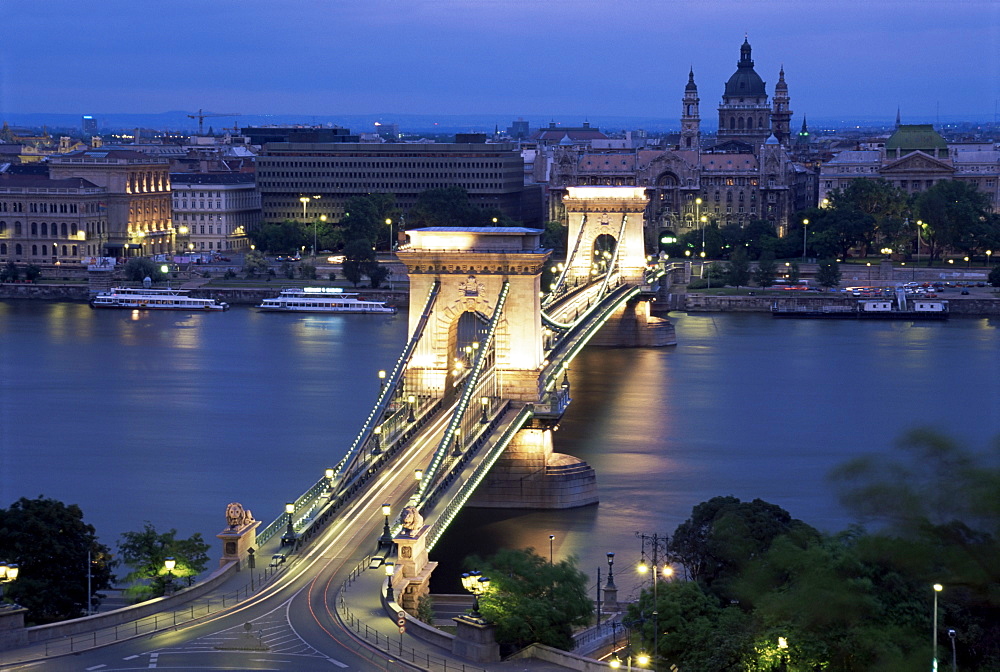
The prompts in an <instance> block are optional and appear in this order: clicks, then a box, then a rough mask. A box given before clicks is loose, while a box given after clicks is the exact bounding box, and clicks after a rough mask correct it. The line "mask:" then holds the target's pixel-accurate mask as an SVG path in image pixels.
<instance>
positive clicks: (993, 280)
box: [989, 266, 1000, 287]
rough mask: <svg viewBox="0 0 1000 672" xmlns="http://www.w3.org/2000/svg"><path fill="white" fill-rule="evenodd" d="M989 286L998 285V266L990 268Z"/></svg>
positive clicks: (999, 267) (999, 284)
mask: <svg viewBox="0 0 1000 672" xmlns="http://www.w3.org/2000/svg"><path fill="white" fill-rule="evenodd" d="M989 281H990V287H1000V266H994V267H993V268H991V269H990V277H989Z"/></svg>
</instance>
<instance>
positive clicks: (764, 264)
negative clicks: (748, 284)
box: [753, 251, 778, 289]
mask: <svg viewBox="0 0 1000 672" xmlns="http://www.w3.org/2000/svg"><path fill="white" fill-rule="evenodd" d="M777 271H778V265H777V264H776V263H775V262H774V254H773V253H771V252H769V251H768V252H764V254H762V255H761V257H760V261H758V262H757V268H756V269H755V270H754V272H753V281H754V283H755V284H756V285H757V286H758V287H760V288H761V289H764V288H765V287H770V286H771V285H773V284H774V278H775V276H776V275H777Z"/></svg>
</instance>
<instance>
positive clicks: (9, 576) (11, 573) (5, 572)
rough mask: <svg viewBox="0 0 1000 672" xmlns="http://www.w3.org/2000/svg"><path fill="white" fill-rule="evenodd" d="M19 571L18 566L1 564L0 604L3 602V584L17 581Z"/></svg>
mask: <svg viewBox="0 0 1000 672" xmlns="http://www.w3.org/2000/svg"><path fill="white" fill-rule="evenodd" d="M19 571H20V570H19V569H18V568H17V565H16V564H9V565H8V564H7V563H6V562H4V563H0V602H2V601H3V584H5V583H10V582H11V581H13V580H15V579H16V578H17V574H18V572H19Z"/></svg>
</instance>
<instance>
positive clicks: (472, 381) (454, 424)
mask: <svg viewBox="0 0 1000 672" xmlns="http://www.w3.org/2000/svg"><path fill="white" fill-rule="evenodd" d="M509 293H510V282H509V281H506V280H505V281H504V283H503V286H502V287H501V289H500V294H499V296H498V297H497V303H496V307H495V308H494V310H493V316H492V317H491V318H490V323H489V328H488V329H487V330H486V334H485V337H484V338H483V341H482V342H481V343H480V346H479V349H478V351H477V354H476V357H475V360H474V361H473V363H472V370H471V371H470V372H469V375H468V376H467V381H468V382H467V383H466V387H465V389H464V390H463V391H462V397H461V399H460V400H459V402H458V406H457V407H456V409H455V413H454V415H452V418H451V421H450V422H449V423H448V428H447V429H446V430H445V433H444V436H443V437H442V438H441V443H440V444H439V445H438V447H437V450H435V451H434V457H433V458H432V459H431V463H430V465H428V467H427V470H426V471H425V472H424V478H423V480H421V481H420V487H419V488H418V490H417V499H418V501H419V500H421V499H422V498H423V496H424V493H425V492H426V491H427V489H428V488H430V487H433V485H434V479H435V477H436V476H437V473H438V471H439V470H440V468H441V463H442V461H443V460H444V456H445V455H447V454H448V452H449V450H450V448H451V443H452V441H454V440H455V437H456V435H457V432H458V428H459V425H460V424H461V422H462V416H464V415H465V412H466V410H467V409H468V408H469V403H470V401H471V399H472V397H473V394H474V393H475V392H476V390H477V388H478V385H479V375H480V373H482V370H483V367H484V365H485V363H486V360H487V358H488V357H489V356H490V350H491V349H492V348H493V341H494V338H495V336H496V331H497V325H499V324H500V316H501V315H503V309H504V305H506V303H507V296H508V294H509Z"/></svg>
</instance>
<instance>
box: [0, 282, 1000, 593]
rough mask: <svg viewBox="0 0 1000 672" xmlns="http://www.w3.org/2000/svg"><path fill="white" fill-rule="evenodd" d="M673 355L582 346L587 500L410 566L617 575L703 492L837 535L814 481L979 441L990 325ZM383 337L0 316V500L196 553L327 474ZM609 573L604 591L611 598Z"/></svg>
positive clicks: (564, 427) (104, 318)
mask: <svg viewBox="0 0 1000 672" xmlns="http://www.w3.org/2000/svg"><path fill="white" fill-rule="evenodd" d="M671 317H672V319H673V321H674V323H675V325H676V328H677V340H678V345H677V346H676V347H671V348H663V349H603V348H588V349H587V350H586V351H584V353H583V354H582V355H581V356H580V357H578V358H577V360H576V361H575V362H574V363H573V366H572V369H571V371H570V380H571V383H572V396H573V403H572V404H571V405H570V408H569V411H568V412H567V414H566V416H565V418H564V419H563V421H562V423H561V426H560V430H559V431H558V432H557V433H556V434H555V446H556V450H557V451H559V452H565V453H570V454H572V455H576V456H577V457H580V458H582V459H584V460H586V461H587V462H589V463H590V464H591V465H592V466H593V467H594V468H595V469H596V471H597V477H598V484H599V489H600V496H601V503H600V505H598V506H591V507H585V508H581V509H574V510H567V511H487V510H476V509H470V510H468V511H466V512H464V513H463V514H462V515H461V516H460V517H459V518H458V519H457V521H456V522H455V523H454V524H453V526H452V528H451V530H450V531H449V533H448V534H447V535H446V536H445V538H444V539H443V540H442V542H441V544H439V546H438V547H437V549H435V552H434V553H432V559H436V560H439V561H441V565H440V566H439V568H438V570H437V572H436V575H435V587H436V588H437V589H442V588H443V589H448V590H453V589H455V584H454V581H453V577H454V576H456V574H457V573H458V572H460V571H462V570H461V567H460V561H461V559H462V558H463V557H464V556H465V555H466V554H468V553H479V554H482V555H486V554H489V553H491V552H493V551H494V550H496V548H499V547H502V546H512V547H524V546H533V547H534V548H535V549H536V550H537V551H539V552H540V553H542V554H543V555H547V554H548V551H549V535H550V534H552V535H555V539H554V541H553V546H552V548H553V553H554V555H555V557H556V559H557V560H558V559H559V558H563V557H566V556H568V555H575V556H577V557H578V558H579V559H580V563H581V568H582V569H584V570H585V571H587V572H588V573H589V574H591V575H593V574H594V573H595V572H596V569H597V568H598V567H602V568H603V567H605V566H606V564H605V554H606V553H607V552H609V551H611V552H615V553H616V554H617V558H618V562H619V563H626V564H631V563H632V562H633V561H634V560H636V559H637V558H638V553H639V541H638V539H637V538H636V537H635V532H644V533H647V534H653V533H658V534H669V533H671V532H673V530H674V528H675V527H676V526H677V524H679V523H680V522H682V521H683V520H684V519H685V518H687V516H688V515H689V514H690V511H691V508H692V507H693V506H694V505H696V504H698V503H699V502H701V501H704V500H706V499H708V498H710V497H713V496H716V495H735V496H737V497H740V498H741V499H753V498H755V497H760V498H762V499H764V500H767V501H769V502H772V503H774V504H778V505H780V506H782V507H784V508H785V509H787V510H788V511H789V512H791V513H792V515H793V516H795V517H797V518H801V519H802V520H804V521H806V522H808V523H810V524H812V525H814V526H816V527H819V528H821V529H825V530H828V531H836V530H839V529H842V528H843V527H845V526H846V525H847V524H849V523H850V522H851V519H850V517H849V516H848V514H847V513H846V512H845V511H844V510H843V509H842V508H841V507H840V505H839V504H838V501H837V498H836V493H835V491H834V489H833V487H832V486H831V485H830V484H829V483H828V482H827V475H828V474H829V472H830V470H831V469H832V468H833V467H835V466H836V465H839V464H841V463H843V462H844V461H846V460H848V459H850V458H852V457H855V456H858V455H862V454H867V453H877V454H881V455H886V456H891V455H892V454H893V453H894V452H895V449H894V447H893V445H894V443H895V441H896V439H897V438H898V437H899V436H900V435H901V434H902V433H903V432H904V431H906V430H908V429H911V428H914V427H918V426H929V427H933V428H936V429H939V430H941V431H944V432H946V433H947V434H949V435H950V436H952V437H954V438H955V439H957V440H959V441H961V442H962V443H964V444H966V445H968V446H970V447H973V448H977V447H982V446H984V445H985V444H986V443H987V442H989V441H990V440H992V439H993V438H994V437H995V436H996V435H997V434H998V433H1000V414H998V404H1000V354H998V349H997V342H998V327H1000V321H998V320H995V319H952V320H949V321H947V322H943V323H926V324H919V323H908V322H880V321H871V322H858V321H843V322H839V321H825V320H821V321H810V320H773V319H772V318H771V317H770V316H768V315H760V314H750V315H745V314H740V315H733V314H691V315H685V314H673V315H672V316H671ZM405 337H406V316H405V315H403V314H400V315H396V316H365V315H353V316H304V315H299V316H296V315H280V314H277V315H276V314H262V313H258V312H256V311H254V310H252V309H247V308H236V309H233V310H231V311H229V312H228V313H222V314H200V313H199V314H193V315H188V314H183V313H165V312H160V313H155V312H149V313H131V312H128V311H93V310H90V309H89V308H88V307H87V306H86V305H82V304H75V303H46V302H31V301H7V302H0V506H9V504H10V503H11V502H13V501H15V500H16V499H17V498H19V497H22V496H26V497H35V496H38V495H40V494H44V495H46V496H49V497H53V498H56V499H59V500H62V501H65V502H68V503H75V504H79V505H80V507H81V508H82V509H83V511H84V514H85V520H86V521H87V522H89V523H91V524H93V525H94V526H95V527H96V528H97V532H98V535H99V537H100V538H101V540H102V541H103V542H104V543H106V544H108V545H111V546H114V544H115V543H116V542H117V539H118V535H119V534H120V533H122V532H124V531H127V530H135V529H139V528H140V527H141V525H142V523H143V521H145V520H149V521H151V522H152V523H153V524H154V525H155V526H156V527H157V528H158V529H170V528H176V529H177V531H178V533H179V534H180V535H181V536H188V535H190V534H192V533H194V532H200V533H201V534H202V535H203V536H204V537H205V538H206V539H207V540H209V541H210V542H211V543H213V554H214V555H215V556H216V557H217V554H218V551H217V550H214V544H215V538H214V535H215V534H216V533H217V532H219V531H220V530H221V529H222V527H223V521H224V517H223V513H224V509H225V505H226V504H227V503H228V502H230V501H240V502H242V503H243V504H244V505H245V506H246V507H248V508H250V509H252V510H253V511H254V513H255V514H256V516H257V517H258V518H262V519H264V520H266V521H269V520H271V519H273V518H274V517H276V516H277V515H278V513H279V512H280V510H281V507H282V504H283V503H284V502H285V501H286V500H288V499H290V498H291V497H292V496H294V495H297V494H298V493H300V492H301V491H302V490H304V489H305V487H306V486H307V485H309V484H311V483H312V482H314V481H315V480H316V479H317V478H318V477H319V476H320V475H321V474H322V472H323V470H324V468H326V467H328V466H332V465H333V464H335V463H336V462H337V461H338V460H339V459H340V457H341V456H342V455H343V451H344V450H345V449H346V447H347V446H348V445H350V443H351V442H352V440H353V439H354V436H355V435H356V433H357V431H358V430H359V428H360V424H361V421H362V419H363V417H364V415H366V414H367V412H368V411H369V410H370V407H371V404H372V403H373V401H374V399H375V395H376V393H377V389H378V384H379V383H378V378H377V371H378V370H379V369H389V368H391V366H392V364H393V363H394V361H395V359H396V357H397V356H398V353H399V351H400V349H401V348H402V345H403V342H404V340H405ZM616 567H617V569H618V570H619V571H618V572H617V573H616V577H619V587H620V588H621V589H622V590H623V593H622V594H623V596H624V595H626V594H627V593H628V591H629V590H631V589H632V588H633V586H632V583H634V582H630V581H629V580H626V579H625V578H624V577H623V576H622V574H623V570H624V569H625V568H624V567H622V566H621V565H617V566H616Z"/></svg>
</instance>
